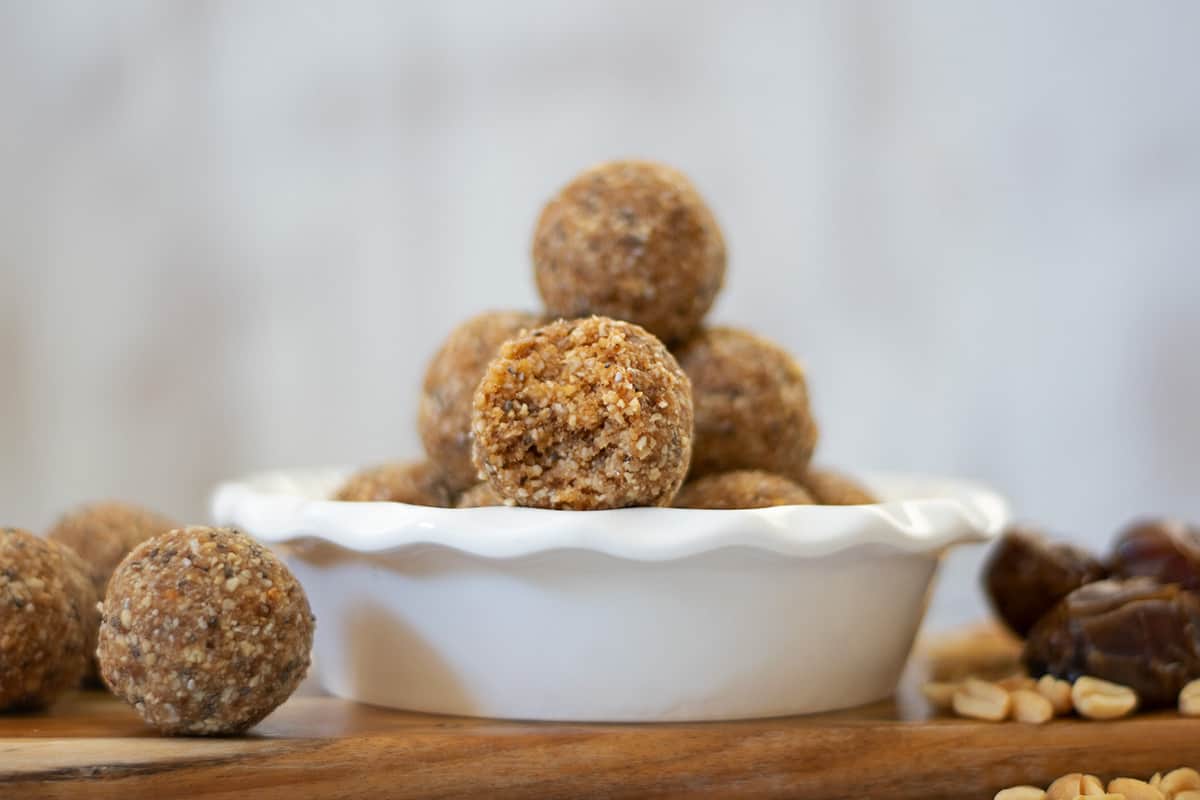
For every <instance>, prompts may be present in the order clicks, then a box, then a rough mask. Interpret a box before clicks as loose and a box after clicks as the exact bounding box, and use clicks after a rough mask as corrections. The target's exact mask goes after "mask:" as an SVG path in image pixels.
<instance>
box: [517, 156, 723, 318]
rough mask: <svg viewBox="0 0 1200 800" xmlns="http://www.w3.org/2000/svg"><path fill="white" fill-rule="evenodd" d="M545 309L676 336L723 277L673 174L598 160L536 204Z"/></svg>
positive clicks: (716, 233) (708, 229) (697, 214)
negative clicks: (598, 317)
mask: <svg viewBox="0 0 1200 800" xmlns="http://www.w3.org/2000/svg"><path fill="white" fill-rule="evenodd" d="M533 264H534V272H535V275H536V278H537V285H538V290H539V291H540V292H541V295H542V300H543V301H544V302H545V304H546V308H547V309H548V310H549V311H550V312H551V314H553V315H556V316H562V317H582V316H585V315H588V314H600V315H603V316H607V317H613V318H615V319H623V320H629V321H630V322H634V323H637V324H638V325H641V326H642V327H644V328H646V330H648V331H650V332H651V333H653V334H654V335H655V336H657V337H659V338H660V339H662V340H663V341H665V342H675V341H681V340H683V339H685V338H686V337H687V336H688V335H690V334H691V333H692V332H693V331H694V330H695V329H696V327H697V326H698V325H699V324H700V320H702V319H703V318H704V315H705V314H706V313H707V312H708V309H709V308H710V307H711V306H712V304H713V300H714V299H715V298H716V296H717V292H718V291H719V290H720V288H721V284H722V282H723V281H724V278H725V241H724V239H723V238H722V236H721V229H720V228H719V227H718V225H717V222H716V219H715V218H714V217H713V215H712V212H711V211H709V209H708V206H706V205H705V204H704V200H703V198H701V197H700V194H699V193H698V192H697V191H696V189H695V188H694V187H693V186H692V184H691V182H690V181H689V180H688V179H687V177H686V176H685V175H683V173H681V172H679V171H677V170H674V169H671V168H670V167H666V166H663V165H661V164H654V163H650V162H645V161H613V162H609V163H606V164H599V165H597V166H595V167H592V168H591V169H588V170H586V171H584V172H583V173H581V174H580V175H578V176H576V177H575V178H574V179H573V180H572V181H571V182H570V183H568V184H567V185H566V186H565V187H563V189H562V190H561V191H560V192H559V193H558V194H557V195H556V196H555V197H554V198H553V199H552V200H551V201H550V202H549V203H548V204H547V205H546V207H545V209H543V211H542V214H541V217H540V218H539V219H538V223H537V228H536V230H535V232H534V236H533Z"/></svg>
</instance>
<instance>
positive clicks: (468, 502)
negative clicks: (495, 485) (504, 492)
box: [454, 483, 508, 508]
mask: <svg viewBox="0 0 1200 800" xmlns="http://www.w3.org/2000/svg"><path fill="white" fill-rule="evenodd" d="M503 505H508V504H507V503H505V502H504V498H502V497H500V495H498V494H496V493H495V492H493V491H492V487H491V486H489V485H488V484H487V483H477V484H475V485H474V486H472V487H471V488H470V489H467V490H466V491H465V492H463V493H462V494H460V495H459V496H458V500H457V501H456V502H455V503H454V507H455V508H484V507H485V506H503Z"/></svg>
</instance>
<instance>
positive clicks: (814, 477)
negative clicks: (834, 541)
mask: <svg viewBox="0 0 1200 800" xmlns="http://www.w3.org/2000/svg"><path fill="white" fill-rule="evenodd" d="M801 483H802V484H803V485H804V488H805V489H808V493H809V494H811V495H812V496H813V499H814V500H815V501H816V502H817V503H819V504H820V505H823V506H865V505H870V504H872V503H878V502H879V498H877V497H876V496H875V495H873V494H871V492H870V490H869V489H867V488H866V487H865V486H863V485H862V484H861V483H859V482H858V481H856V480H854V478H851V477H850V476H849V475H845V474H843V473H841V472H835V471H834V470H831V469H825V468H821V467H809V469H808V471H807V472H805V473H804V480H803V481H801Z"/></svg>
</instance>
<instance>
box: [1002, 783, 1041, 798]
mask: <svg viewBox="0 0 1200 800" xmlns="http://www.w3.org/2000/svg"><path fill="white" fill-rule="evenodd" d="M1045 798H1046V793H1045V792H1043V791H1042V790H1041V789H1039V788H1037V787H1036V786H1011V787H1009V788H1007V789H1001V790H1000V791H998V792H996V796H995V797H993V798H992V800H1045Z"/></svg>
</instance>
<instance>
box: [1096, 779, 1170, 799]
mask: <svg viewBox="0 0 1200 800" xmlns="http://www.w3.org/2000/svg"><path fill="white" fill-rule="evenodd" d="M1108 793H1109V794H1123V795H1125V799H1126V800H1165V799H1164V798H1163V793H1162V792H1160V791H1159V790H1158V789H1156V788H1155V787H1153V786H1151V785H1150V784H1148V783H1146V782H1145V781H1139V780H1136V779H1134V778H1114V779H1113V780H1111V781H1109V782H1108Z"/></svg>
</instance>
